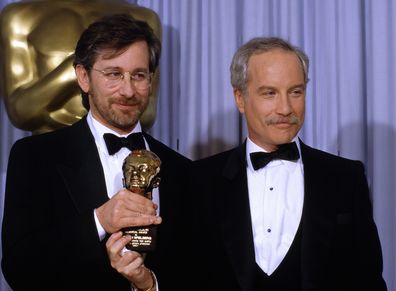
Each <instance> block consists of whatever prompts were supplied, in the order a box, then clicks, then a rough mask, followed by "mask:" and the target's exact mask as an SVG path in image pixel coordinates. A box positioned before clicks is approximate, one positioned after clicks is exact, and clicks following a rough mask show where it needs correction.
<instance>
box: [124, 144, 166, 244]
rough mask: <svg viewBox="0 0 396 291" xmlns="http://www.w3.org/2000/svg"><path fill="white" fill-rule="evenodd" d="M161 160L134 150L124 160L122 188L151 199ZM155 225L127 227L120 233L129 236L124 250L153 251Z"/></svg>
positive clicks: (156, 182)
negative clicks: (129, 238) (129, 239)
mask: <svg viewBox="0 0 396 291" xmlns="http://www.w3.org/2000/svg"><path fill="white" fill-rule="evenodd" d="M160 167H161V160H160V159H159V158H158V156H157V155H156V154H154V153H153V152H151V151H148V150H134V151H132V152H131V153H130V154H129V155H128V156H127V157H126V158H125V160H124V163H123V165H122V171H123V174H124V179H123V182H124V187H125V188H126V189H128V190H131V191H132V192H134V193H138V194H140V195H143V196H145V197H147V198H149V199H152V191H153V188H156V187H158V186H159V182H160V177H159V172H160ZM156 230H157V227H156V226H155V225H149V226H145V227H127V228H124V229H123V230H122V231H123V233H124V235H130V236H131V237H132V239H131V241H130V242H129V243H128V244H127V245H126V248H127V249H128V250H131V251H137V252H149V251H153V250H154V249H155V243H156V233H157V232H156Z"/></svg>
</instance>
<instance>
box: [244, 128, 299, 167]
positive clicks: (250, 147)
mask: <svg viewBox="0 0 396 291" xmlns="http://www.w3.org/2000/svg"><path fill="white" fill-rule="evenodd" d="M293 141H294V142H295V143H296V145H297V148H298V151H299V153H300V158H299V159H298V161H297V163H302V162H301V161H302V159H301V148H300V142H299V139H298V137H297V136H296V137H294V138H293V139H292V141H291V142H293ZM253 152H268V151H266V150H265V149H263V148H262V147H260V146H258V145H257V144H255V143H254V142H253V141H252V140H251V139H250V138H249V137H247V139H246V161H247V167H248V169H249V170H250V171H252V172H254V171H255V170H254V169H253V165H252V161H251V160H250V153H253ZM279 164H285V165H287V166H289V167H291V170H292V169H294V167H295V166H296V163H295V162H292V161H284V160H275V161H272V162H270V163H269V164H268V165H267V166H269V167H271V166H272V165H279ZM263 169H264V168H263ZM263 169H260V170H259V171H262V170H263Z"/></svg>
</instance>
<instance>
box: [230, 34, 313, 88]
mask: <svg viewBox="0 0 396 291" xmlns="http://www.w3.org/2000/svg"><path fill="white" fill-rule="evenodd" d="M274 49H283V50H285V51H289V52H293V53H295V54H296V55H297V57H298V59H299V60H300V62H301V66H302V69H303V72H304V80H305V83H307V82H308V68H309V59H308V57H307V55H306V54H305V53H304V52H303V51H302V50H300V49H299V48H297V47H295V46H293V45H291V44H290V43H289V42H287V41H285V40H283V39H281V38H278V37H256V38H253V39H251V40H250V41H248V42H247V43H245V44H244V45H242V46H241V47H240V48H239V49H238V50H237V51H236V53H235V54H234V57H233V58H232V62H231V66H230V72H231V85H232V87H233V88H234V89H238V90H240V91H241V93H242V95H246V94H247V82H248V73H247V72H248V63H249V59H250V57H251V56H253V55H256V54H260V53H263V52H268V51H271V50H274Z"/></svg>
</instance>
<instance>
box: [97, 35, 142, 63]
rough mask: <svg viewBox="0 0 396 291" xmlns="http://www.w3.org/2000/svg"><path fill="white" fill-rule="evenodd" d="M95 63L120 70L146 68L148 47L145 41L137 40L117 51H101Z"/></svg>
mask: <svg viewBox="0 0 396 291" xmlns="http://www.w3.org/2000/svg"><path fill="white" fill-rule="evenodd" d="M95 63H98V64H102V65H104V66H114V67H120V68H124V67H125V68H127V67H139V68H145V67H148V65H149V49H148V45H147V43H146V42H145V41H143V40H139V41H136V42H134V43H132V44H130V45H129V46H127V47H125V48H122V49H119V50H116V49H103V50H101V51H100V52H99V53H98V55H97V57H96V61H95Z"/></svg>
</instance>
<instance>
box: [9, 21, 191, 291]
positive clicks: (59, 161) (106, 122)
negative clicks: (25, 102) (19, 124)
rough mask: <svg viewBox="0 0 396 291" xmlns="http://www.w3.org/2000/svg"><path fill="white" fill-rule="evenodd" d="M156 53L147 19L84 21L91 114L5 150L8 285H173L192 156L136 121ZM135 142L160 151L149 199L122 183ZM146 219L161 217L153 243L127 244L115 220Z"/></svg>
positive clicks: (85, 92)
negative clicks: (146, 247)
mask: <svg viewBox="0 0 396 291" xmlns="http://www.w3.org/2000/svg"><path fill="white" fill-rule="evenodd" d="M160 53H161V43H160V40H159V39H158V38H157V36H156V35H155V34H154V32H153V30H152V29H151V28H150V26H149V25H148V24H147V23H146V22H144V21H139V20H136V19H134V18H132V17H131V16H130V15H129V14H114V15H108V16H105V17H104V18H100V19H98V20H97V21H95V22H93V23H92V24H91V25H89V27H88V28H87V29H86V30H84V31H83V33H82V35H81V37H80V38H79V40H78V42H77V46H76V49H75V56H74V61H73V66H74V69H75V73H76V76H77V81H78V84H79V86H80V89H81V94H82V99H83V105H84V106H85V107H86V108H87V111H88V114H87V115H86V116H84V117H83V118H82V119H81V120H80V121H78V122H76V123H74V124H73V125H72V126H69V127H65V128H62V129H59V130H56V131H53V132H50V133H44V134H40V135H35V136H31V137H27V138H24V139H21V140H18V141H17V142H16V143H15V144H14V145H13V147H12V150H11V154H10V158H9V164H8V171H7V181H6V191H5V209H4V219H3V232H2V243H3V259H2V268H3V273H4V275H5V278H6V280H7V282H8V283H9V285H10V286H11V287H12V289H13V290H15V291H17V290H84V291H86V290H120V291H121V290H125V291H131V290H133V289H134V290H150V291H155V290H157V289H159V288H160V290H163V291H166V290H178V289H175V288H176V287H177V286H176V287H175V286H174V285H175V281H176V280H175V278H174V275H173V266H174V264H181V262H180V261H179V259H181V258H182V257H185V255H184V246H185V244H183V243H181V242H182V241H183V240H184V239H185V235H184V233H183V231H181V230H183V229H185V228H187V220H186V219H185V216H186V215H185V213H184V210H183V209H185V207H184V204H183V195H182V194H183V191H185V187H184V182H185V181H187V173H188V167H189V164H190V160H188V159H187V158H185V157H183V156H182V155H180V154H179V153H177V152H176V151H174V150H172V149H170V148H169V147H167V146H166V145H164V144H162V143H161V142H159V141H158V140H156V139H154V138H153V137H152V136H150V135H149V134H147V133H145V132H143V131H142V128H141V124H140V118H141V117H142V114H143V112H144V111H145V110H146V108H147V106H148V103H149V94H150V91H151V86H152V77H153V74H154V73H155V71H156V69H157V67H158V64H159V58H160ZM132 137H136V143H135V144H132V143H130V142H131V139H132ZM111 140H113V141H115V143H110V141H111ZM117 141H119V143H118V145H119V147H117ZM135 148H146V149H148V150H150V151H152V152H154V153H155V154H156V155H157V156H158V157H159V159H160V160H161V170H160V177H161V183H160V185H159V188H155V189H154V190H153V192H152V195H153V201H152V200H150V199H148V198H146V197H144V196H142V195H139V194H138V193H134V192H132V191H129V190H127V189H125V188H124V187H123V182H122V179H123V173H122V165H123V161H124V159H125V158H126V157H127V156H128V155H129V154H130V153H131V150H133V149H135ZM182 205H183V207H182ZM159 215H160V216H159ZM162 219H163V220H162ZM147 225H158V229H157V242H156V248H155V249H154V250H153V251H151V252H150V253H147V254H146V256H143V254H142V253H140V252H137V251H126V252H124V249H123V248H122V246H123V245H122V244H124V245H125V244H126V243H128V241H130V240H131V237H130V236H124V237H123V236H122V232H121V231H120V230H121V229H123V228H126V227H133V226H147ZM110 237H111V239H110ZM106 245H107V246H108V247H109V250H108V252H107V249H106ZM118 246H120V248H119V249H117V247H118ZM177 282H180V280H177ZM180 288H181V289H182V288H183V287H182V285H180Z"/></svg>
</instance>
